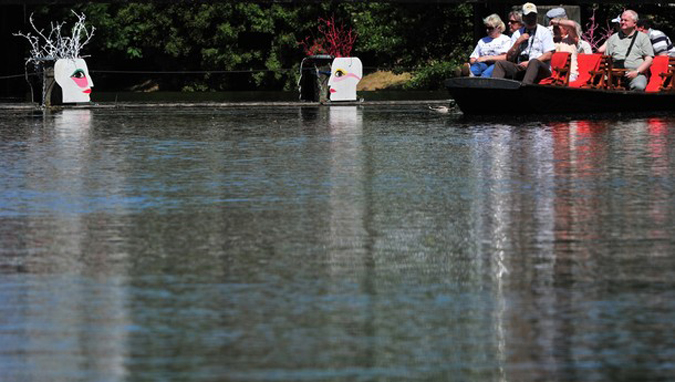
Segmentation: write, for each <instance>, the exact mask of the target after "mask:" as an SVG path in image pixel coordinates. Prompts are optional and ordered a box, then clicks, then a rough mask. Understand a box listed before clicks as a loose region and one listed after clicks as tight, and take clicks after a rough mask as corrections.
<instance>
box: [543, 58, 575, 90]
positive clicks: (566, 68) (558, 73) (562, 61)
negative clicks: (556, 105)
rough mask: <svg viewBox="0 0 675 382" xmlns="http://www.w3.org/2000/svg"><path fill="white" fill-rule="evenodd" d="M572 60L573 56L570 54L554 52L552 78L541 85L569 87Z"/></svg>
mask: <svg viewBox="0 0 675 382" xmlns="http://www.w3.org/2000/svg"><path fill="white" fill-rule="evenodd" d="M571 60H572V55H571V54H570V53H569V52H553V56H551V76H550V77H546V78H544V79H543V80H541V81H539V85H553V86H567V84H568V83H569V81H570V63H571Z"/></svg>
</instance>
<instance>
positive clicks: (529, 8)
mask: <svg viewBox="0 0 675 382" xmlns="http://www.w3.org/2000/svg"><path fill="white" fill-rule="evenodd" d="M532 12H534V13H537V6H536V5H534V4H532V3H525V4H523V16H525V15H528V14H530V13H532Z"/></svg>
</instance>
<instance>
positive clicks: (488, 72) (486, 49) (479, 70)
mask: <svg viewBox="0 0 675 382" xmlns="http://www.w3.org/2000/svg"><path fill="white" fill-rule="evenodd" d="M483 23H484V24H485V28H486V29H487V32H488V35H487V36H485V37H483V38H482V39H480V40H479V41H478V44H477V45H476V49H474V50H473V53H471V56H469V57H470V58H469V63H470V64H471V73H472V74H473V75H474V76H481V77H490V76H492V70H493V69H494V67H495V65H494V64H495V61H499V60H506V52H508V51H509V48H511V39H510V38H509V36H506V35H503V34H502V32H504V29H505V28H506V27H505V26H504V22H503V21H502V19H501V18H499V16H498V15H497V14H494V13H493V14H491V15H490V16H488V17H486V18H485V19H484V20H483Z"/></svg>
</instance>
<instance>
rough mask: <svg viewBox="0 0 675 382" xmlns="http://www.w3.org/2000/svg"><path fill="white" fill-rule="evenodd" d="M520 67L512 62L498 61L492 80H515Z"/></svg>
mask: <svg viewBox="0 0 675 382" xmlns="http://www.w3.org/2000/svg"><path fill="white" fill-rule="evenodd" d="M517 73H518V65H516V64H514V63H513V62H511V61H497V62H496V63H495V65H494V69H493V71H492V78H515V77H516V74H517Z"/></svg>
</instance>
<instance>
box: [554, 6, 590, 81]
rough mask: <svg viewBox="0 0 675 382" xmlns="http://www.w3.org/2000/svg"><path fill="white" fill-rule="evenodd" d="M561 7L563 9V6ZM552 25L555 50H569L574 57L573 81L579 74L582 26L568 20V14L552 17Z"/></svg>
mask: <svg viewBox="0 0 675 382" xmlns="http://www.w3.org/2000/svg"><path fill="white" fill-rule="evenodd" d="M559 9H561V10H562V8H559ZM553 10H555V9H553ZM563 12H564V11H563ZM549 13H550V12H549ZM550 25H551V27H552V28H553V42H554V43H555V50H556V51H557V52H569V53H570V55H571V57H572V59H571V65H570V82H573V81H574V80H576V79H577V76H578V75H579V70H578V66H577V54H578V53H579V50H580V49H579V46H580V41H582V40H581V38H580V37H581V36H580V34H581V27H580V26H579V24H578V23H577V22H576V21H573V20H568V19H567V16H566V15H564V16H563V17H556V18H553V19H551V21H550Z"/></svg>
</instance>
